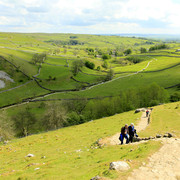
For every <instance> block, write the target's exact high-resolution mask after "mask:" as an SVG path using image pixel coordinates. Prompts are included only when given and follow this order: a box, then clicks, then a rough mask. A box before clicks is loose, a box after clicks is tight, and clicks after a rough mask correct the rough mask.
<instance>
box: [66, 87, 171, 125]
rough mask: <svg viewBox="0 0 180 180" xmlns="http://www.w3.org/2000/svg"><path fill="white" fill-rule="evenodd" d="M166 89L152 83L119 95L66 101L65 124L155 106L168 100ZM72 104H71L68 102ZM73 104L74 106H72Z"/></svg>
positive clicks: (79, 122)
mask: <svg viewBox="0 0 180 180" xmlns="http://www.w3.org/2000/svg"><path fill="white" fill-rule="evenodd" d="M168 98H169V95H168V93H167V91H166V90H164V89H163V88H161V87H160V86H158V85H157V84H151V85H149V86H147V87H142V88H139V89H131V90H127V91H125V92H120V93H119V95H118V96H115V97H110V98H104V99H99V100H97V99H95V100H90V101H88V102H87V100H86V99H79V100H75V101H66V105H65V107H66V109H67V112H68V118H67V121H66V124H65V126H69V125H74V124H81V123H84V122H87V121H89V120H92V119H98V118H102V117H107V116H111V115H114V114H116V113H122V112H125V111H130V110H133V109H136V108H140V107H149V106H155V105H158V104H159V103H165V102H167V101H168ZM69 103H70V104H71V106H69V105H67V104H69ZM72 106H73V107H72Z"/></svg>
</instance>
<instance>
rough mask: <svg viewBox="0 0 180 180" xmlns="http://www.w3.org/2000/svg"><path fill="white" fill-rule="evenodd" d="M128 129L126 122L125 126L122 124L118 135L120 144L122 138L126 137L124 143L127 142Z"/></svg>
mask: <svg viewBox="0 0 180 180" xmlns="http://www.w3.org/2000/svg"><path fill="white" fill-rule="evenodd" d="M128 133H129V129H128V125H127V124H126V125H125V126H123V127H122V128H121V134H120V137H119V140H120V141H121V144H123V140H124V138H125V139H126V144H128V143H129V135H128Z"/></svg>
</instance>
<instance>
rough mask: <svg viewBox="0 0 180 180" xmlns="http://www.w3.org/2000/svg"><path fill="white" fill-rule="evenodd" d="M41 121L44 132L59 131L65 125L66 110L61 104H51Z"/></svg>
mask: <svg viewBox="0 0 180 180" xmlns="http://www.w3.org/2000/svg"><path fill="white" fill-rule="evenodd" d="M47 109H48V110H47V112H46V114H45V116H44V117H43V119H42V122H43V126H44V127H45V129H46V130H53V129H59V128H62V127H64V124H65V123H66V118H67V117H66V114H67V112H66V109H65V108H64V107H63V106H62V105H61V104H57V103H55V104H51V105H49V107H48V108H47Z"/></svg>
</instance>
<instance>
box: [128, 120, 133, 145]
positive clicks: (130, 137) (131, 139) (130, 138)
mask: <svg viewBox="0 0 180 180" xmlns="http://www.w3.org/2000/svg"><path fill="white" fill-rule="evenodd" d="M128 130H129V142H131V143H132V142H133V138H134V134H135V129H134V124H133V123H131V125H130V126H129V127H128Z"/></svg>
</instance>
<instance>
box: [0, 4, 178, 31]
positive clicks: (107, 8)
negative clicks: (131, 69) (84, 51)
mask: <svg viewBox="0 0 180 180" xmlns="http://www.w3.org/2000/svg"><path fill="white" fill-rule="evenodd" d="M0 31H1V32H7V31H8V32H49V33H53V32H56V33H82V34H120V33H139V34H180V0H0Z"/></svg>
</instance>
